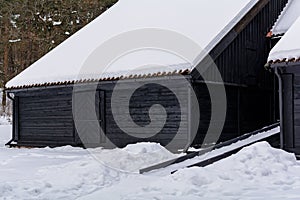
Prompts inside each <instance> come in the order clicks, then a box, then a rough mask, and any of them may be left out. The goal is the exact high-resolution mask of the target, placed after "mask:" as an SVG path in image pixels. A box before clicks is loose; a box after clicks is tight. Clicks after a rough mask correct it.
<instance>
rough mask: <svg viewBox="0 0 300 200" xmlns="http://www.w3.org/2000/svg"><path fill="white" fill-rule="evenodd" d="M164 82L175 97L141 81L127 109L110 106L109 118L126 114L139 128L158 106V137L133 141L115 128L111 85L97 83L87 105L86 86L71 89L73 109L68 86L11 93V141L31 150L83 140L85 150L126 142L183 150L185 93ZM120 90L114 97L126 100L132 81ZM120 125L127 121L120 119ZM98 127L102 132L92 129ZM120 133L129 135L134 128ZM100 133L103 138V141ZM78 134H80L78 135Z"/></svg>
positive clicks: (172, 82) (177, 83)
mask: <svg viewBox="0 0 300 200" xmlns="http://www.w3.org/2000/svg"><path fill="white" fill-rule="evenodd" d="M164 81H167V84H169V85H170V86H172V88H173V89H174V91H175V92H176V95H177V96H176V95H175V94H174V92H173V91H171V90H169V89H168V88H167V87H165V86H163V85H164V84H163V81H159V80H158V81H157V83H153V82H154V81H153V80H152V81H151V83H148V82H147V81H145V82H143V83H142V87H140V88H138V89H137V90H136V91H135V92H134V93H133V95H132V97H131V98H130V104H129V108H126V107H123V106H121V105H124V104H123V102H119V103H120V104H118V105H116V106H117V108H116V110H117V112H116V113H115V115H119V117H122V116H123V115H124V112H129V114H130V117H131V118H132V120H133V121H134V123H135V124H136V125H138V126H139V127H144V126H146V125H148V124H149V123H151V120H150V117H149V109H150V108H151V106H153V105H156V104H159V105H161V106H162V107H163V108H164V109H165V111H166V114H167V119H166V123H165V125H164V127H163V129H162V130H161V131H160V132H159V133H158V134H156V135H154V136H152V137H150V138H145V139H143V137H145V136H147V134H152V133H150V132H149V133H147V132H143V133H140V134H141V135H140V136H141V137H133V136H131V135H130V134H127V133H125V132H124V131H123V130H122V129H121V128H120V127H118V125H117V124H116V122H115V118H114V116H115V115H113V114H112V109H111V103H112V102H111V97H112V91H113V89H114V87H115V83H104V84H102V83H100V84H99V85H98V86H97V92H96V98H95V100H96V101H95V102H92V101H89V99H90V98H89V96H90V95H95V91H94V92H93V91H90V88H89V86H88V85H83V86H81V90H78V91H77V90H76V93H74V95H77V96H76V98H75V100H77V101H80V102H79V103H78V104H77V103H76V104H74V102H73V106H74V109H73V110H72V92H73V88H72V86H66V87H60V88H48V89H35V90H28V91H20V92H18V93H15V99H16V100H18V101H15V104H18V105H15V108H19V109H18V112H17V113H16V114H15V116H17V118H18V119H16V120H14V123H15V124H17V123H18V126H16V128H18V129H16V130H15V135H16V136H18V137H15V138H16V140H17V141H18V143H19V144H20V145H27V144H30V145H33V146H35V145H38V146H43V145H50V146H59V145H64V144H70V145H82V141H83V143H84V144H85V145H86V146H88V147H91V146H93V147H94V146H105V147H111V145H116V146H118V147H124V146H126V145H127V144H129V143H136V142H143V141H145V142H146V141H147V142H149V141H150V142H158V143H161V144H162V145H168V144H169V143H170V142H171V141H172V143H173V144H174V145H175V146H176V145H180V148H184V147H185V146H183V145H186V144H187V143H188V135H187V134H188V122H187V121H188V120H187V119H188V98H187V91H188V90H187V87H185V83H182V81H178V80H171V79H167V80H164ZM121 85H122V89H121V90H120V91H117V92H118V95H119V96H120V99H121V100H122V95H124V96H126V95H127V94H128V92H129V91H130V90H132V87H133V85H134V82H126V81H125V82H124V83H122V84H121ZM179 96H180V97H179ZM178 97H179V98H180V99H182V101H181V103H179V101H178ZM73 100H74V99H73ZM91 104H95V107H94V108H96V115H97V120H94V119H91V118H90V116H91V115H90V113H91V112H92V110H90V109H91V108H92V106H91ZM119 105H120V106H119ZM118 106H119V107H118ZM15 110H16V109H15ZM73 112H75V113H73ZM73 114H74V116H75V118H74V117H73ZM153 114H154V115H155V117H158V119H161V118H163V116H159V115H162V113H161V112H156V113H153ZM124 120H128V119H125V118H124ZM74 121H75V122H76V123H78V124H79V126H77V127H76V128H77V129H78V128H79V129H80V130H77V129H76V128H75V124H74ZM98 125H100V127H101V128H102V129H99V128H97V127H99V126H98ZM126 128H127V129H128V130H130V129H131V130H132V131H134V127H130V126H129V127H126ZM102 130H103V131H104V133H105V137H103V134H102V132H101V131H102ZM78 131H80V133H83V134H84V133H86V134H84V136H83V135H82V134H80V135H79V134H78ZM100 132H101V134H100ZM85 136H86V137H85ZM175 136H176V137H175ZM106 137H107V138H108V140H107V139H106ZM90 141H92V142H90ZM110 142H112V143H110Z"/></svg>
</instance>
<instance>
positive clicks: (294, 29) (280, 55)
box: [268, 16, 300, 63]
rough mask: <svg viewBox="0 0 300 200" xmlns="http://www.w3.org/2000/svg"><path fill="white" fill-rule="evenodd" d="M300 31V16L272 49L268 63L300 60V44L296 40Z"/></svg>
mask: <svg viewBox="0 0 300 200" xmlns="http://www.w3.org/2000/svg"><path fill="white" fill-rule="evenodd" d="M299 32H300V16H299V17H298V19H297V20H296V21H295V22H294V23H293V25H292V26H291V27H290V29H289V30H288V31H287V32H286V33H285V35H284V36H283V37H282V38H281V40H280V41H279V42H278V43H277V44H276V45H275V46H274V47H273V49H272V50H271V52H270V54H269V57H268V63H277V62H291V61H299V59H300V45H298V43H297V42H295V40H296V39H297V36H298V34H299Z"/></svg>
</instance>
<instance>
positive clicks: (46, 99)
mask: <svg viewBox="0 0 300 200" xmlns="http://www.w3.org/2000/svg"><path fill="white" fill-rule="evenodd" d="M23 94H24V93H23ZM29 94H30V92H27V93H26V95H25V94H24V96H22V95H18V96H17V99H18V102H17V103H18V133H16V135H17V140H18V141H19V142H21V143H24V144H26V143H30V144H31V143H33V144H39V145H43V144H47V145H50V146H51V145H54V146H56V145H58V144H60V145H63V144H74V132H73V118H72V98H71V96H70V90H69V92H67V91H66V90H65V89H64V90H62V91H58V90H53V89H52V90H51V89H50V90H41V91H36V93H35V95H33V96H29Z"/></svg>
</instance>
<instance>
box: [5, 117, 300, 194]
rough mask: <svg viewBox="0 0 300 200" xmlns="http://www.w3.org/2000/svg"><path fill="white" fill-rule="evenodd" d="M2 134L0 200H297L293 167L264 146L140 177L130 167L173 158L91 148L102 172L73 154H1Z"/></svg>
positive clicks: (298, 171)
mask: <svg viewBox="0 0 300 200" xmlns="http://www.w3.org/2000/svg"><path fill="white" fill-rule="evenodd" d="M2 120H4V119H2ZM10 134H11V125H0V199H1V200H2V199H3V200H4V199H5V200H15V199H20V200H21V199H31V200H35V199H36V200H37V199H38V200H40V199H43V200H48V199H49V200H53V199H61V200H65V199H79V200H85V199H86V200H94V199H95V200H99V199H109V200H148V199H149V200H150V199H163V200H191V199H205V200H207V199H214V200H215V199H222V200H227V199H230V200H231V199H232V200H233V199H246V200H248V199H272V200H282V199H288V200H289V199H294V200H298V199H300V193H299V190H300V163H299V162H298V161H296V159H295V156H294V155H293V154H290V153H287V152H285V151H282V150H278V149H274V148H272V147H271V146H270V145H269V144H268V143H266V142H261V143H257V144H254V145H252V146H249V147H246V148H244V149H243V150H241V151H240V152H238V153H237V154H235V155H233V156H231V157H229V158H226V159H224V160H222V161H219V162H217V163H215V164H212V165H210V166H207V167H204V168H199V167H193V168H189V169H180V170H179V171H178V172H176V173H175V174H173V175H170V174H169V173H160V174H157V173H156V174H155V173H153V174H147V175H140V174H137V173H134V172H135V171H136V169H137V168H139V167H145V165H149V164H150V163H153V162H158V161H162V160H164V159H170V158H172V157H175V156H177V155H173V154H171V153H170V152H168V151H167V150H165V149H164V148H163V147H161V146H160V145H158V144H153V143H140V144H133V145H128V146H127V147H126V148H123V149H113V150H103V149H95V151H96V152H97V153H100V154H101V153H102V155H103V160H104V161H107V163H109V164H106V165H104V164H103V163H101V162H98V161H97V160H95V159H94V157H93V156H91V154H90V153H89V152H88V151H87V150H84V149H81V148H73V147H69V146H66V147H61V148H54V149H50V148H41V149H17V148H12V149H9V148H6V147H4V146H3V145H4V143H5V142H7V141H8V140H9V139H10ZM132 162H133V163H134V164H132ZM113 163H114V164H115V165H116V166H118V167H119V168H122V166H123V167H124V168H123V169H124V170H132V172H128V171H127V172H124V171H121V170H117V169H115V168H114V167H111V166H110V164H113Z"/></svg>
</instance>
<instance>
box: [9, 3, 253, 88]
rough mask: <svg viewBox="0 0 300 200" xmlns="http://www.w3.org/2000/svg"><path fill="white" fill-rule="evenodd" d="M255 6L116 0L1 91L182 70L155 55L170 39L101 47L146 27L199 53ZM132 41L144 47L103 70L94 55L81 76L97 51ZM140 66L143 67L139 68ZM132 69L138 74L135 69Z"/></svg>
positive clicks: (176, 59) (169, 57)
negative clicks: (182, 39)
mask: <svg viewBox="0 0 300 200" xmlns="http://www.w3.org/2000/svg"><path fill="white" fill-rule="evenodd" d="M257 2H258V0H222V1H220V0H189V1H188V3H187V1H185V0H164V1H161V0H120V1H119V2H118V3H116V4H115V5H114V6H112V8H110V9H109V10H107V11H106V12H105V13H103V14H102V15H101V16H99V17H98V18H96V19H95V20H94V21H93V22H91V23H90V24H88V25H87V26H85V27H84V28H83V29H81V30H80V31H78V32H77V33H76V34H74V35H72V36H71V37H70V38H68V39H67V40H66V41H65V42H63V43H62V44H61V45H59V46H58V47H57V48H55V49H54V50H52V51H51V52H50V53H48V54H47V55H45V56H44V57H42V58H41V59H40V60H38V61H37V62H35V63H34V64H33V65H31V66H30V67H29V68H27V69H26V70H24V71H23V72H22V73H20V74H19V75H18V76H16V77H15V78H13V79H12V80H11V81H9V82H8V83H7V84H6V87H7V88H10V87H17V86H24V85H33V84H43V83H57V82H65V81H74V80H82V79H90V78H95V79H97V78H103V77H110V78H111V77H120V76H121V75H128V74H148V73H149V72H151V73H154V72H156V73H157V72H170V71H174V70H179V69H187V67H186V66H184V68H182V67H183V66H181V67H180V68H179V69H178V67H176V65H177V64H179V63H186V62H187V61H186V59H183V58H181V57H180V55H179V56H178V55H173V54H172V53H170V52H165V51H164V50H165V49H163V50H161V51H160V50H157V48H159V47H160V46H158V47H157V46H156V44H157V43H159V44H161V43H166V44H167V46H168V45H169V46H171V47H172V46H176V45H173V44H176V42H178V41H168V40H170V38H171V37H170V38H168V37H164V38H157V36H152V35H149V34H148V35H137V36H136V37H135V38H130V39H128V38H125V39H124V38H123V40H121V41H120V42H119V43H118V45H117V47H116V46H112V45H111V46H110V45H108V47H105V45H104V46H101V45H103V44H107V43H105V42H106V41H109V40H110V39H111V38H113V37H114V36H118V35H120V34H122V33H126V32H130V31H136V30H145V29H149V28H152V29H157V30H168V31H172V32H176V33H179V34H181V35H183V36H185V37H187V38H189V39H190V40H192V41H194V43H195V44H197V45H199V46H200V47H201V48H202V49H203V50H204V52H209V51H210V50H211V49H212V48H213V47H214V46H215V45H216V44H217V43H218V42H219V41H220V40H221V39H222V38H223V37H224V36H225V35H226V34H227V33H228V32H229V31H230V30H231V29H232V28H233V27H234V25H236V24H237V23H238V22H239V21H240V19H241V18H242V17H243V16H245V14H246V13H247V12H248V11H249V10H250V9H251V8H252V7H253V6H254V5H256V3H257ZM135 40H137V41H140V42H141V44H147V45H145V46H143V45H142V46H139V47H138V48H136V49H134V50H136V51H134V52H133V53H132V52H131V53H128V54H126V56H124V55H123V57H122V56H121V57H122V58H123V59H117V60H118V62H112V63H113V64H111V63H110V64H111V65H109V66H102V65H101V63H106V62H104V60H106V59H109V58H110V57H109V56H108V55H106V53H104V54H101V55H97V56H96V58H97V59H98V61H99V62H97V60H96V61H93V62H92V63H91V65H93V66H91V65H89V67H93V70H95V69H97V70H96V72H95V71H88V72H84V73H83V72H82V66H83V64H84V63H85V62H86V60H87V59H88V58H89V56H90V55H91V54H92V52H94V50H95V49H97V48H98V47H100V46H101V47H100V49H101V48H106V49H102V50H103V51H102V52H106V50H108V49H109V48H116V49H115V50H116V51H118V50H119V49H123V48H125V49H126V48H127V45H130V44H132V43H134V42H136V41H135ZM159 40H162V41H159ZM149 41H154V42H153V44H152V45H153V46H149ZM150 43H152V42H150ZM141 48H146V50H144V51H142V52H141ZM147 48H156V50H152V51H151V50H149V49H148V50H147ZM98 50H99V49H98ZM110 50H111V49H110ZM129 50H132V49H128V51H129ZM167 50H170V49H167ZM171 50H172V49H171ZM191 51H192V50H191ZM191 54H192V56H191V57H192V58H191V60H189V62H192V61H193V60H194V59H196V58H198V59H200V60H201V57H199V55H202V54H203V52H192V53H191ZM116 56H120V55H116ZM181 56H182V55H181ZM124 57H125V58H124ZM100 61H101V62H100ZM110 61H111V60H110ZM113 61H115V60H113ZM193 64H195V63H193ZM145 65H147V66H148V67H146V68H145V69H144V68H140V67H141V66H145ZM153 65H154V66H157V65H159V66H161V65H163V66H171V67H166V68H164V69H162V67H157V68H155V69H151V68H150V69H149V66H153ZM137 68H139V70H136V69H137ZM189 68H191V66H189ZM132 71H133V72H132ZM99 73H101V74H99Z"/></svg>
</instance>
